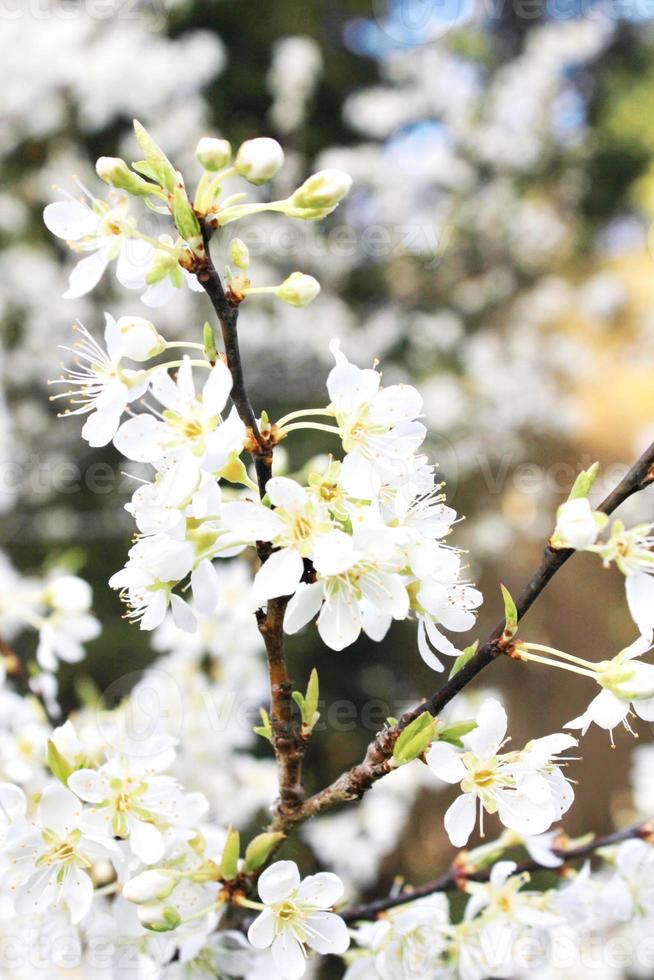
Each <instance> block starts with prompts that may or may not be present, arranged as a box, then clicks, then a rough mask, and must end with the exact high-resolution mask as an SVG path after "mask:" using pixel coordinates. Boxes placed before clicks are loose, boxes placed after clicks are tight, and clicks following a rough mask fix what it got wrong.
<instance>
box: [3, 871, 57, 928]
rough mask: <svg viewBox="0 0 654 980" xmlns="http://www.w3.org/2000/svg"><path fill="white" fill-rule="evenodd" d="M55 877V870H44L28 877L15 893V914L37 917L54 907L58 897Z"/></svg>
mask: <svg viewBox="0 0 654 980" xmlns="http://www.w3.org/2000/svg"><path fill="white" fill-rule="evenodd" d="M56 875H57V869H56V868H44V869H42V870H40V871H37V872H35V874H33V875H30V877H29V878H28V879H27V881H26V882H25V884H23V885H21V886H19V888H18V889H17V891H16V894H15V897H14V908H15V910H16V912H17V913H18V914H19V915H30V916H32V915H38V914H40V913H42V912H45V911H46V910H47V909H49V908H50V907H51V906H52V905H54V904H55V902H56V901H57V898H58V895H59V886H58V885H57V877H56Z"/></svg>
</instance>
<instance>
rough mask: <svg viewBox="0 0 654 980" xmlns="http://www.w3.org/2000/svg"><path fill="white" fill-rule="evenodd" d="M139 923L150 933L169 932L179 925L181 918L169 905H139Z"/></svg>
mask: <svg viewBox="0 0 654 980" xmlns="http://www.w3.org/2000/svg"><path fill="white" fill-rule="evenodd" d="M137 912H138V917H139V922H140V923H141V925H142V926H143V928H144V929H150V931H151V932H171V931H172V930H173V929H176V928H177V926H178V925H180V924H181V921H182V917H181V915H180V914H179V912H178V911H177V910H176V909H174V908H172V906H170V905H159V904H157V905H139V906H138V909H137Z"/></svg>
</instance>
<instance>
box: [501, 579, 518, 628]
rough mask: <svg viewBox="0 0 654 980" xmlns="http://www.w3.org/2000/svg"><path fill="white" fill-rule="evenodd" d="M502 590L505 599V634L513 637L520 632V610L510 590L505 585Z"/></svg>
mask: <svg viewBox="0 0 654 980" xmlns="http://www.w3.org/2000/svg"><path fill="white" fill-rule="evenodd" d="M501 589H502V596H503V597H504V619H505V627H504V633H505V635H506V636H510V637H512V636H515V635H516V633H517V632H518V610H517V609H516V605H515V602H514V601H513V597H512V595H511V593H510V592H509V590H508V589H507V588H506V587H505V586H503V585H502V586H501Z"/></svg>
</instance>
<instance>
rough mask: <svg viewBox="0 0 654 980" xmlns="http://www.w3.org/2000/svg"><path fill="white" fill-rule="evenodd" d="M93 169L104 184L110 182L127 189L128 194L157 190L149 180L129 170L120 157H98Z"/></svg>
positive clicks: (112, 184)
mask: <svg viewBox="0 0 654 980" xmlns="http://www.w3.org/2000/svg"><path fill="white" fill-rule="evenodd" d="M95 171H96V173H97V175H98V177H99V178H100V180H104V182H105V184H111V186H112V187H117V188H118V189H119V190H121V191H127V192H128V193H129V194H137V195H139V196H145V195H147V194H152V193H153V192H154V191H155V190H158V188H156V187H155V186H154V185H153V184H151V183H150V182H149V181H147V180H144V179H143V177H139V175H138V174H135V173H134V171H133V170H130V169H129V167H128V166H127V164H126V163H125V161H124V160H121V159H120V157H100V159H99V160H98V161H97V163H96V165H95Z"/></svg>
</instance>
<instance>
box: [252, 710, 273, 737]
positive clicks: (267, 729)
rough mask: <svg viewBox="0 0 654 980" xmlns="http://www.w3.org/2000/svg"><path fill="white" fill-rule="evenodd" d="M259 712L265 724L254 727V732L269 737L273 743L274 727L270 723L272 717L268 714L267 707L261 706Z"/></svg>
mask: <svg viewBox="0 0 654 980" xmlns="http://www.w3.org/2000/svg"><path fill="white" fill-rule="evenodd" d="M259 714H260V715H261V721H262V722H263V724H262V725H257V726H256V727H255V728H254V733H255V735H261V737H262V738H265V739H267V740H268V741H269V742H270V744H271V745H272V741H273V733H272V727H271V724H270V718H269V716H268V712H267V711H266V709H265V708H259Z"/></svg>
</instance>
